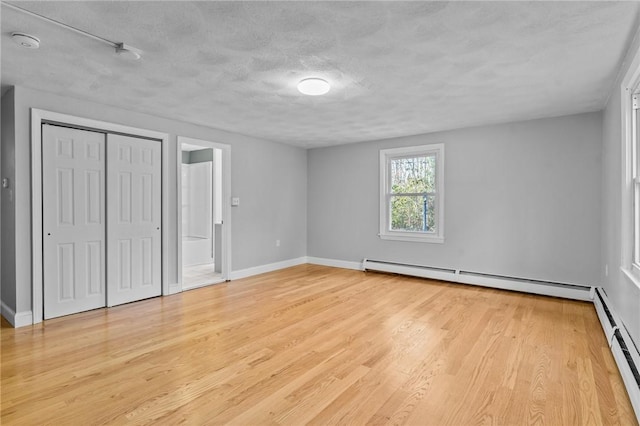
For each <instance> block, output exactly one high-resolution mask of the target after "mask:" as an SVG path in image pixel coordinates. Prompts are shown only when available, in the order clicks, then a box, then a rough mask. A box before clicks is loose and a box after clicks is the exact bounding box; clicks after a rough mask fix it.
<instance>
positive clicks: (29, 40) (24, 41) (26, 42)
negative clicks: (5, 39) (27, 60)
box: [11, 33, 40, 49]
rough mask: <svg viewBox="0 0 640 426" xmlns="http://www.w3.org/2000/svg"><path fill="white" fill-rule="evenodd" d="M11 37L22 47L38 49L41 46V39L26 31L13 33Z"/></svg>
mask: <svg viewBox="0 0 640 426" xmlns="http://www.w3.org/2000/svg"><path fill="white" fill-rule="evenodd" d="M11 38H12V39H13V41H14V42H15V43H16V44H17V45H18V46H20V47H24V48H25V49H37V48H38V47H40V39H39V38H38V37H35V36H32V35H30V34H25V33H11Z"/></svg>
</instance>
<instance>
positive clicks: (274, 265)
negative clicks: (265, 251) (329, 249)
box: [229, 256, 307, 280]
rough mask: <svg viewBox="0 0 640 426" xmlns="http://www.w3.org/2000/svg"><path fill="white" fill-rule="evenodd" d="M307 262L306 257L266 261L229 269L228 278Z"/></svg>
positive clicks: (248, 275) (235, 278)
mask: <svg viewBox="0 0 640 426" xmlns="http://www.w3.org/2000/svg"><path fill="white" fill-rule="evenodd" d="M304 263H307V257H306V256H303V257H298V258H296V259H289V260H283V261H281V262H275V263H268V264H266V265H260V266H253V267H251V268H246V269H239V270H237V271H231V274H230V276H229V279H230V280H239V279H241V278H247V277H251V276H253V275H258V274H264V273H266V272H273V271H277V270H278V269H284V268H290V267H292V266H297V265H302V264H304Z"/></svg>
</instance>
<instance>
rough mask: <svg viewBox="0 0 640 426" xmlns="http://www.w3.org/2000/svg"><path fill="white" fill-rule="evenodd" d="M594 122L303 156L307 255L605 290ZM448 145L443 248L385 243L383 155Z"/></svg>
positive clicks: (586, 118)
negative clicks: (306, 183)
mask: <svg viewBox="0 0 640 426" xmlns="http://www.w3.org/2000/svg"><path fill="white" fill-rule="evenodd" d="M601 132H602V115H601V113H599V112H596V113H588V114H580V115H573V116H566V117H560V118H550V119H541V120H533V121H526V122H518V123H510V124H503V125H493V126H484V127H476V128H469V129H462V130H454V131H447V132H441V133H432V134H426V135H419V136H411V137H404V138H397V139H388V140H381V141H375V142H367V143H361V144H352V145H343V146H336V147H329V148H318V149H312V150H310V151H309V154H308V161H309V164H308V170H309V192H308V198H309V207H308V215H309V217H308V236H307V238H308V250H307V253H308V255H309V256H314V257H322V258H330V259H339V260H347V261H361V260H362V259H363V258H365V257H366V258H371V259H377V260H388V261H397V262H407V263H414V264H420V265H428V266H437V267H447V268H459V269H465V270H471V271H477V272H485V273H494V274H501V275H511V276H517V277H525V278H533V279H540V280H552V281H561V282H568V283H576V284H583V285H597V284H599V279H600V273H599V267H598V263H599V259H600V232H599V229H600V203H601V196H600V191H599V190H600V176H601V164H600V150H601V141H602V136H601V134H602V133H601ZM429 143H444V144H445V227H444V233H445V243H444V244H428V243H416V242H402V241H387V240H381V239H379V238H378V236H377V234H378V229H379V170H378V169H379V160H378V156H379V150H380V149H381V148H391V147H401V146H411V145H422V144H429Z"/></svg>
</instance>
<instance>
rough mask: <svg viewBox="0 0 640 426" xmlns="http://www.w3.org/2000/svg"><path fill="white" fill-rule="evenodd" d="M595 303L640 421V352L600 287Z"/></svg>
mask: <svg viewBox="0 0 640 426" xmlns="http://www.w3.org/2000/svg"><path fill="white" fill-rule="evenodd" d="M593 304H594V305H595V307H596V312H597V313H598V318H599V319H600V323H601V324H602V329H603V330H604V334H605V336H606V337H607V341H608V343H609V347H610V348H611V353H612V354H613V358H614V359H615V360H616V364H617V365H618V370H619V371H620V375H621V376H622V380H623V382H624V385H625V387H626V389H627V394H628V395H629V399H630V400H631V405H632V406H633V410H634V411H635V413H636V418H637V419H638V422H639V423H640V353H639V352H638V348H637V347H636V346H635V344H634V342H633V340H632V339H631V336H630V335H629V333H628V332H627V329H626V328H625V327H624V323H623V322H622V321H621V320H620V319H619V318H618V316H617V315H616V314H615V313H614V312H613V311H612V310H611V308H610V303H609V299H608V298H607V295H606V293H605V292H604V290H603V289H602V288H600V287H598V288H596V289H595V294H594V298H593Z"/></svg>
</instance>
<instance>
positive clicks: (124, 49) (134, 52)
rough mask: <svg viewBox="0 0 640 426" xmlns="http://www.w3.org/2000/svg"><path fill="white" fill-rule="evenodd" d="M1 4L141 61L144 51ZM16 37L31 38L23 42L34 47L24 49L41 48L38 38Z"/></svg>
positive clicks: (28, 11)
mask: <svg viewBox="0 0 640 426" xmlns="http://www.w3.org/2000/svg"><path fill="white" fill-rule="evenodd" d="M0 4H1V5H2V6H6V7H9V8H11V9H13V10H15V11H18V12H21V13H24V14H25V15H29V16H33V17H34V18H38V19H41V20H43V21H47V22H50V23H52V24H55V25H57V26H59V27H62V28H65V29H67V30H71V31H73V32H75V33H78V34H81V35H83V36H85V37H89V38H92V39H94V40H97V41H100V42H102V43H105V44H108V45H109V46H111V47H113V48H114V49H115V50H116V53H117V54H118V55H120V56H122V57H125V58H127V59H133V60H138V59H140V58H141V57H142V51H141V50H139V49H136V48H135V47H132V46H129V45H126V44H124V43H116V42H115V41H111V40H108V39H106V38H103V37H100V36H97V35H95V34H91V33H90V32H87V31H84V30H81V29H79V28H76V27H72V26H71V25H67V24H65V23H64V22H60V21H56V20H55V19H51V18H49V17H46V16H44V15H40V14H38V13H35V12H32V11H30V10H27V9H23V8H22V7H18V6H16V5H15V4H11V3H6V2H4V1H0ZM16 35H18V36H23V37H29V38H31V39H32V41H31V42H29V40H25V39H24V38H23V39H22V41H24V42H25V43H27V44H29V43H32V44H34V45H33V46H32V45H24V44H22V45H23V46H24V47H28V48H31V49H37V48H38V46H40V40H38V38H36V37H33V36H30V35H28V34H23V33H13V34H11V36H12V37H13V39H14V40H16ZM34 41H35V43H34ZM16 43H19V44H21V43H20V41H18V40H16Z"/></svg>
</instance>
